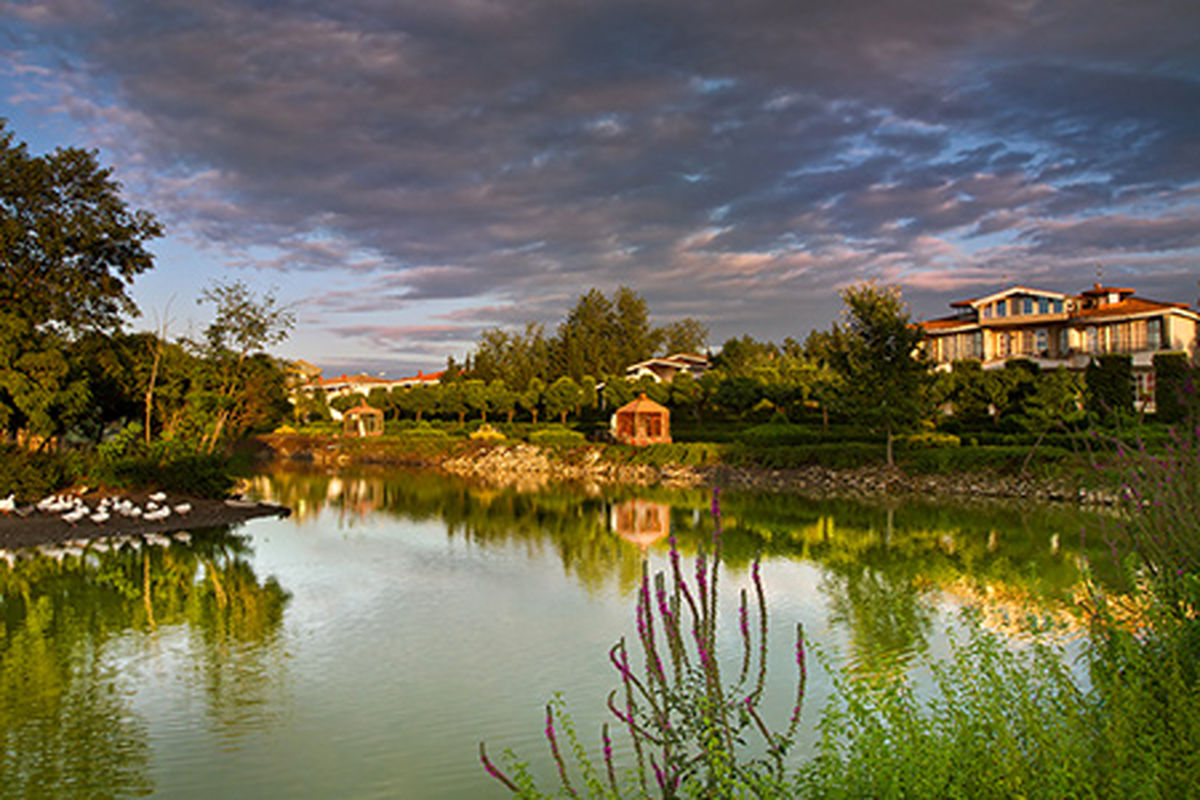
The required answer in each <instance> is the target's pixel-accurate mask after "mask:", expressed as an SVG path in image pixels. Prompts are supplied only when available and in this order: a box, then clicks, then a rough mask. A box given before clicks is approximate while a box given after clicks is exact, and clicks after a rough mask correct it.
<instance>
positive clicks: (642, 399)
mask: <svg viewBox="0 0 1200 800" xmlns="http://www.w3.org/2000/svg"><path fill="white" fill-rule="evenodd" d="M627 412H633V413H634V414H656V413H657V414H669V413H671V412H669V411H668V410H667V407H666V406H662V405H659V404H658V403H656V402H654V401H653V400H651V399H650V398H649V397H646V393H645V392H642V393H641V394H640V395H638V396H637V398H636V399H634V400H630V401H629V402H628V403H626V404H625V405H623V406H621V407H620V408H618V409H617V413H618V414H621V413H627Z"/></svg>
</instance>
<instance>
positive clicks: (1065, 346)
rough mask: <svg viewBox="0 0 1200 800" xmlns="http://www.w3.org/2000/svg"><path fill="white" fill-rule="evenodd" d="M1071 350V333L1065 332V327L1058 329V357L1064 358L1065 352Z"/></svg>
mask: <svg viewBox="0 0 1200 800" xmlns="http://www.w3.org/2000/svg"><path fill="white" fill-rule="evenodd" d="M1070 350H1071V335H1070V334H1069V333H1067V329H1066V328H1059V329H1058V353H1057V355H1058V357H1059V358H1066V356H1067V353H1069V352H1070Z"/></svg>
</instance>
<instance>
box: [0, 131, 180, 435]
mask: <svg viewBox="0 0 1200 800" xmlns="http://www.w3.org/2000/svg"><path fill="white" fill-rule="evenodd" d="M161 233H162V229H161V228H160V226H159V224H158V222H156V221H155V219H154V217H153V216H151V215H150V214H149V213H147V212H144V211H137V210H131V209H130V208H128V206H126V204H125V201H124V200H123V199H122V198H121V194H120V186H119V185H118V184H117V183H116V181H114V180H113V179H112V173H111V171H110V170H108V169H105V168H102V167H101V166H100V165H99V162H98V161H97V159H96V154H95V153H94V152H90V151H87V150H80V149H78V148H67V149H59V150H56V151H54V152H53V153H50V154H48V155H43V156H34V155H31V154H30V153H29V151H28V149H27V148H26V146H25V145H24V144H23V143H17V142H16V141H15V140H14V137H13V134H12V133H11V132H10V131H9V130H7V127H6V123H5V122H4V121H3V120H0V427H2V428H3V435H4V437H5V438H9V437H11V436H12V435H13V434H14V433H17V432H18V431H21V430H24V431H26V432H27V433H29V434H33V435H34V436H35V438H36V439H38V440H39V441H41V442H43V443H44V442H45V441H47V440H48V439H49V437H53V436H56V435H59V434H61V433H62V432H63V431H64V430H65V428H66V426H67V424H68V423H69V422H70V421H71V420H72V418H74V417H78V416H79V414H80V412H81V409H82V408H84V407H85V406H86V404H87V402H88V391H87V381H86V379H85V376H83V375H81V374H78V373H77V372H76V371H73V370H72V369H71V368H70V365H69V362H68V358H67V349H68V347H69V345H70V342H71V340H72V339H74V338H78V337H79V336H81V335H83V334H84V333H86V332H88V331H109V332H111V331H114V330H116V329H117V328H118V327H119V325H120V322H121V319H122V315H125V314H132V313H135V312H136V308H135V307H134V304H133V301H132V300H131V299H130V298H129V296H128V294H126V287H127V285H128V284H130V283H131V282H132V281H133V278H134V276H136V275H138V274H139V273H141V272H144V271H145V270H147V269H150V268H151V267H152V266H153V263H154V261H153V257H152V256H151V254H150V252H149V251H148V250H147V249H146V243H147V242H148V241H149V240H151V239H153V238H155V237H157V236H159V235H161Z"/></svg>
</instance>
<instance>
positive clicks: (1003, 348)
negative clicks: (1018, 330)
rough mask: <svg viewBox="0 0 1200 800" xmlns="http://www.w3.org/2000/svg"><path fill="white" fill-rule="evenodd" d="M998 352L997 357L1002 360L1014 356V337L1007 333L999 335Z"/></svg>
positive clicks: (997, 337) (997, 340) (997, 338)
mask: <svg viewBox="0 0 1200 800" xmlns="http://www.w3.org/2000/svg"><path fill="white" fill-rule="evenodd" d="M996 351H997V352H996V355H997V356H999V357H1000V358H1008V357H1009V356H1010V355H1012V336H1010V335H1009V334H1007V333H1001V334H999V335H997V336H996Z"/></svg>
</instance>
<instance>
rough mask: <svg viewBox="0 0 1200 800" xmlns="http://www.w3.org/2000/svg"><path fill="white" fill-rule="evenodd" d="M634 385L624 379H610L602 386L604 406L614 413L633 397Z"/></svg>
mask: <svg viewBox="0 0 1200 800" xmlns="http://www.w3.org/2000/svg"><path fill="white" fill-rule="evenodd" d="M635 394H636V392H635V389H634V385H633V384H632V383H630V382H629V381H627V380H625V379H624V378H616V377H614V378H610V379H609V380H608V381H607V382H606V383H605V384H604V392H603V395H604V405H605V407H606V408H608V409H610V410H612V411H615V410H617V409H618V408H620V407H621V406H623V405H625V404H626V403H628V402H629V401H630V400H632V399H633V398H634V396H635Z"/></svg>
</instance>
